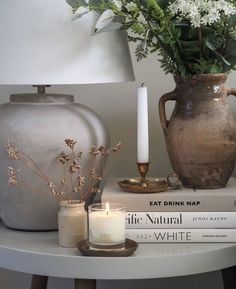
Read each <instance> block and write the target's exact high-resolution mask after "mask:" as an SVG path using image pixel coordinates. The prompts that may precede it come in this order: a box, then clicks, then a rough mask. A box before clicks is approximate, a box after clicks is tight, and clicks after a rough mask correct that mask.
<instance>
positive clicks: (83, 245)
mask: <svg viewBox="0 0 236 289" xmlns="http://www.w3.org/2000/svg"><path fill="white" fill-rule="evenodd" d="M77 247H78V249H79V250H80V252H81V254H82V255H84V256H93V257H128V256H131V255H133V253H134V252H135V251H136V249H137V248H138V243H137V242H135V241H133V240H130V239H125V248H124V249H121V250H112V249H110V250H106V251H104V250H93V249H90V248H89V241H88V240H82V241H80V242H79V243H78V244H77Z"/></svg>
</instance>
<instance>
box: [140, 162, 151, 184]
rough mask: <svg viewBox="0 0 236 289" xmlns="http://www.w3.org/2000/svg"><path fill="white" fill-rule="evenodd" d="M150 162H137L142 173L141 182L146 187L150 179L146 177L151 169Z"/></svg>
mask: <svg viewBox="0 0 236 289" xmlns="http://www.w3.org/2000/svg"><path fill="white" fill-rule="evenodd" d="M149 164H150V163H137V166H138V171H139V173H140V175H141V182H140V186H141V187H143V188H145V187H147V186H148V181H147V179H146V176H147V173H148V170H149Z"/></svg>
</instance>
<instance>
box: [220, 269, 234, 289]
mask: <svg viewBox="0 0 236 289" xmlns="http://www.w3.org/2000/svg"><path fill="white" fill-rule="evenodd" d="M221 275H222V279H223V283H224V289H234V288H236V266H234V267H230V268H226V269H223V270H221Z"/></svg>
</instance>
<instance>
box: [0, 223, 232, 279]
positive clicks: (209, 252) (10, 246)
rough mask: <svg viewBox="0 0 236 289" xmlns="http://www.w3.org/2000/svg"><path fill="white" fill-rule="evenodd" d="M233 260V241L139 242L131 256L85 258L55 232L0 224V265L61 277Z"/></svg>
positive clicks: (122, 274)
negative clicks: (63, 244)
mask: <svg viewBox="0 0 236 289" xmlns="http://www.w3.org/2000/svg"><path fill="white" fill-rule="evenodd" d="M234 265H236V244H232V243H231V244H229V243H224V244H222V243H221V244H189V243H188V244H140V245H139V247H138V249H137V251H136V252H135V254H134V255H133V256H131V257H85V256H81V254H80V252H79V251H78V250H77V249H67V248H62V247H60V246H59V245H58V243H57V232H20V231H14V230H10V229H7V228H5V227H4V226H3V225H2V224H1V223H0V267H2V268H5V269H10V270H14V271H18V272H24V273H29V274H38V275H46V276H54V277H65V278H84V279H104V280H105V279H146V278H161V277H174V276H184V275H190V274H198V273H203V272H209V271H214V270H220V269H223V268H227V267H231V266H234Z"/></svg>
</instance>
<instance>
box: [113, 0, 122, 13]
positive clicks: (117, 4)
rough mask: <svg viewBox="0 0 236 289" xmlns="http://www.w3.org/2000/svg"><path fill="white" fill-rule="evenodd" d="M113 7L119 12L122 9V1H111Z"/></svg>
mask: <svg viewBox="0 0 236 289" xmlns="http://www.w3.org/2000/svg"><path fill="white" fill-rule="evenodd" d="M113 3H114V5H115V6H116V8H117V10H118V11H121V9H122V1H120V0H113Z"/></svg>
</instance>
